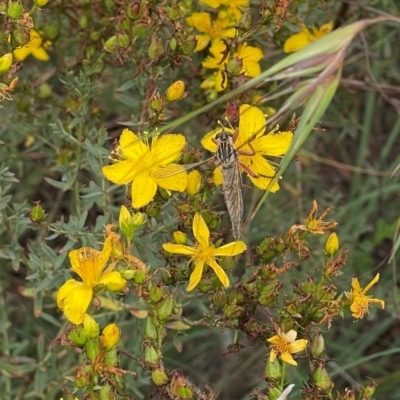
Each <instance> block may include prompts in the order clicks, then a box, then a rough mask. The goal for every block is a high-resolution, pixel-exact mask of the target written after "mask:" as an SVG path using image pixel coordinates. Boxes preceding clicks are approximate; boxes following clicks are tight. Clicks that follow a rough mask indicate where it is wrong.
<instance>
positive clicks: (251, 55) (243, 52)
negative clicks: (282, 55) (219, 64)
mask: <svg viewBox="0 0 400 400" xmlns="http://www.w3.org/2000/svg"><path fill="white" fill-rule="evenodd" d="M237 56H238V57H239V58H241V59H243V63H245V62H248V61H253V62H258V61H260V60H261V59H262V58H263V56H264V54H263V52H262V50H261V49H259V48H258V47H254V46H248V45H247V43H244V44H243V45H242V46H241V47H240V48H239V51H238V52H237Z"/></svg>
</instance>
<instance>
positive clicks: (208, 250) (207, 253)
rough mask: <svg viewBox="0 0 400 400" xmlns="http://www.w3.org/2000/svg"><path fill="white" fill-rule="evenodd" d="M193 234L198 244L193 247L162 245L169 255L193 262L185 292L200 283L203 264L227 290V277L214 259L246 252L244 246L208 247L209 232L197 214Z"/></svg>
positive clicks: (229, 244)
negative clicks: (189, 258) (179, 255)
mask: <svg viewBox="0 0 400 400" xmlns="http://www.w3.org/2000/svg"><path fill="white" fill-rule="evenodd" d="M193 234H194V237H195V238H196V240H197V242H198V243H197V244H196V245H195V246H194V247H190V246H185V245H182V244H174V243H164V244H163V248H164V250H166V251H169V252H170V253H177V254H184V255H187V256H191V260H190V261H193V263H194V265H195V268H194V271H193V272H192V273H191V275H190V281H189V285H188V286H187V288H186V290H187V291H190V290H193V289H194V288H195V287H196V286H197V284H198V283H199V282H200V279H201V276H202V274H203V268H204V264H206V265H209V266H210V267H211V268H212V269H213V270H214V272H215V273H216V275H217V276H218V279H219V280H220V281H221V283H222V285H224V287H226V288H227V287H228V286H229V278H228V275H227V274H226V272H225V271H224V270H223V269H222V268H221V267H220V266H219V265H218V263H217V261H216V259H215V258H216V257H220V256H221V257H233V256H236V255H238V254H241V253H243V252H244V251H245V250H246V248H247V246H246V244H245V243H244V242H242V241H237V242H232V243H228V244H225V245H224V246H221V247H219V248H215V247H214V246H212V245H210V243H209V239H210V231H209V230H208V227H207V225H206V223H205V222H204V219H203V217H202V216H201V215H200V214H199V213H196V214H195V216H194V218H193Z"/></svg>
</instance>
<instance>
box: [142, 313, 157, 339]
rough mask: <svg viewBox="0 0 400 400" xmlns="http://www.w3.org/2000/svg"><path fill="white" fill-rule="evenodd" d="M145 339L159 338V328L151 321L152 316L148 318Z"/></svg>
mask: <svg viewBox="0 0 400 400" xmlns="http://www.w3.org/2000/svg"><path fill="white" fill-rule="evenodd" d="M144 339H147V340H149V339H150V340H157V329H156V328H155V326H154V325H153V323H152V322H151V319H150V318H147V320H146V327H145V329H144Z"/></svg>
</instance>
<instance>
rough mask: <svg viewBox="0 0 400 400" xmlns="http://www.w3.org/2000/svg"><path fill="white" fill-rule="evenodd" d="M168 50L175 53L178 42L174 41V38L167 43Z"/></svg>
mask: <svg viewBox="0 0 400 400" xmlns="http://www.w3.org/2000/svg"><path fill="white" fill-rule="evenodd" d="M168 46H169V48H170V49H171V50H172V51H175V50H176V49H177V47H178V42H177V41H176V39H175V38H174V37H172V38H171V39H170V41H169V43H168Z"/></svg>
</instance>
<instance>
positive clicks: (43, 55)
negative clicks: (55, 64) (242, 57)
mask: <svg viewBox="0 0 400 400" xmlns="http://www.w3.org/2000/svg"><path fill="white" fill-rule="evenodd" d="M30 34H31V39H30V41H29V42H28V43H27V44H26V45H25V46H22V47H18V48H16V49H15V50H14V53H13V54H14V57H15V58H16V60H18V61H23V60H25V58H26V57H28V56H29V55H31V54H32V56H33V57H35V58H37V59H38V60H41V61H48V60H49V59H50V57H49V55H48V54H47V51H46V50H45V49H46V48H47V47H48V46H50V44H51V42H49V41H47V40H46V41H43V38H42V37H41V36H40V34H39V33H38V32H37V31H35V30H34V29H31V33H30Z"/></svg>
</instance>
